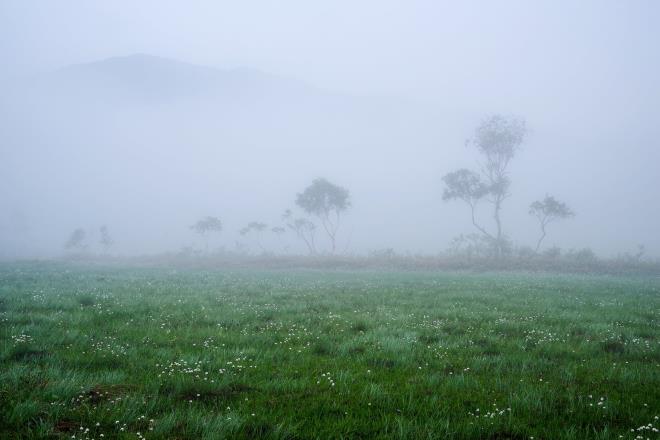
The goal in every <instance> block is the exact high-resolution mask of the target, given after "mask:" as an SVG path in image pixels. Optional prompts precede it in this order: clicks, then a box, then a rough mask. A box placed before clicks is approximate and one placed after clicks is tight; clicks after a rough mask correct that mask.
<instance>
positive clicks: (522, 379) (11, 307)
mask: <svg viewBox="0 0 660 440" xmlns="http://www.w3.org/2000/svg"><path fill="white" fill-rule="evenodd" d="M658 416H660V279H658V278H649V277H646V278H643V277H636V278H633V277H630V278H614V277H607V276H561V275H525V274H458V273H456V274H443V273H413V272H409V273H397V274H393V273H377V272H321V271H270V272H255V271H234V272H223V271H201V270H185V271H175V270H171V269H153V268H142V269H130V268H117V267H114V268H111V267H96V266H89V267H85V266H81V265H77V266H76V265H65V264H59V263H30V264H28V263H23V264H4V265H0V438H3V439H4V438H76V439H84V438H90V439H91V438H94V439H101V438H103V439H111V438H122V439H124V438H125V439H142V438H147V439H156V438H161V439H184V438H186V439H187V438H190V439H216V438H245V439H253V438H274V439H280V438H281V439H284V438H287V439H313V438H319V439H326V438H346V439H349V438H361V439H368V438H410V439H453V438H456V439H532V438H533V439H618V438H625V439H636V438H644V439H646V438H650V439H657V438H660V435H659V434H658V429H660V420H659V419H658Z"/></svg>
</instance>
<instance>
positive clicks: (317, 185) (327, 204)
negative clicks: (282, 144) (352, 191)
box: [296, 179, 351, 254]
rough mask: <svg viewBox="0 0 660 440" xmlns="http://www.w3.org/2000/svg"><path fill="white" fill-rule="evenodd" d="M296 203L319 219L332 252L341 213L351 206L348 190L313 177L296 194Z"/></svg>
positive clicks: (333, 251)
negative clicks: (305, 186) (309, 182)
mask: <svg viewBox="0 0 660 440" xmlns="http://www.w3.org/2000/svg"><path fill="white" fill-rule="evenodd" d="M296 204H297V205H298V206H299V207H300V208H302V209H303V210H304V211H305V212H307V213H308V214H312V215H315V216H316V217H317V218H318V219H319V220H320V221H321V225H322V226H323V229H324V230H325V232H326V234H327V235H328V238H329V239H330V245H331V252H332V253H333V254H334V253H335V250H336V248H337V231H338V230H339V223H340V218H341V213H342V212H344V211H346V210H347V209H348V208H349V207H350V206H351V202H350V200H349V192H348V190H347V189H346V188H342V187H341V186H337V185H335V184H333V183H330V182H328V181H327V180H326V179H315V180H314V181H313V182H312V184H311V185H309V186H308V187H307V188H305V191H303V192H302V193H300V194H298V197H297V198H296Z"/></svg>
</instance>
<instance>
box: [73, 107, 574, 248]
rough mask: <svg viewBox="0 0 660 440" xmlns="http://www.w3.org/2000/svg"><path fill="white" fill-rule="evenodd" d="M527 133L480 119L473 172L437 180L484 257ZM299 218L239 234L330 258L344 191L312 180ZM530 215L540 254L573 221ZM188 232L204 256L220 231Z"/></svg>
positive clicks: (496, 238)
mask: <svg viewBox="0 0 660 440" xmlns="http://www.w3.org/2000/svg"><path fill="white" fill-rule="evenodd" d="M527 134H528V130H527V126H526V123H525V121H524V120H522V119H517V118H508V117H504V116H502V115H493V116H490V117H488V118H486V119H484V120H483V121H482V122H481V123H480V124H479V125H478V126H477V128H476V129H475V132H474V136H473V138H472V139H471V140H469V141H467V144H468V145H473V146H474V147H475V148H476V150H477V152H478V153H479V157H480V161H478V163H477V168H476V170H475V169H468V168H461V169H458V170H455V171H452V172H450V173H447V174H446V175H444V176H443V177H442V181H443V184H444V188H443V194H442V198H443V200H444V201H445V202H450V201H461V202H463V203H464V204H465V205H466V206H467V208H468V213H469V219H470V223H471V225H472V227H473V228H474V229H475V230H476V235H471V236H470V237H471V239H473V240H477V241H479V242H481V243H483V244H484V245H485V247H486V248H487V249H488V250H489V253H490V254H491V255H492V256H495V257H502V256H503V255H505V254H506V253H507V251H508V249H509V248H510V243H511V242H510V240H509V238H508V236H507V235H506V233H505V228H504V225H503V223H502V217H501V213H502V210H503V208H504V205H505V204H504V202H505V201H506V199H508V198H509V197H510V196H511V192H510V188H511V179H510V176H509V166H510V164H511V161H512V160H513V159H514V158H515V156H516V154H517V153H518V151H519V150H520V148H521V147H522V145H523V143H524V141H525V139H526V137H527ZM295 205H296V206H297V208H298V211H299V213H294V211H293V210H292V209H287V210H286V211H285V212H284V214H283V215H282V224H281V225H277V226H273V227H269V226H268V225H267V224H266V223H263V222H259V221H251V222H249V223H248V224H247V225H245V226H244V227H243V228H241V229H240V231H239V232H240V234H241V236H243V237H246V238H250V239H251V240H253V241H254V242H255V243H256V245H257V247H258V248H259V249H260V250H261V251H262V252H266V249H265V248H264V246H263V243H262V238H263V235H264V234H265V233H271V234H274V235H276V236H277V237H282V236H283V235H284V234H285V233H286V231H287V230H288V231H290V232H292V233H293V234H294V236H295V237H296V238H297V239H298V240H300V241H301V242H302V243H304V246H305V247H306V249H307V251H308V253H309V254H310V255H317V254H319V253H320V252H319V248H318V247H317V233H318V232H319V231H320V233H321V234H323V235H325V236H326V238H327V240H328V243H329V250H328V253H330V254H335V253H336V252H337V247H338V238H339V230H340V225H341V220H342V217H343V215H344V214H345V212H346V211H348V210H349V208H350V207H351V199H350V192H349V190H348V189H346V188H344V187H342V186H339V185H336V184H334V183H332V182H330V181H328V180H327V179H325V178H317V179H315V180H314V181H312V183H311V184H310V185H309V186H307V187H306V188H305V189H304V190H303V191H302V192H300V193H298V194H297V196H296V198H295ZM480 205H488V206H489V207H490V213H491V217H492V222H491V225H490V227H489V226H486V224H485V223H483V221H482V219H479V218H477V207H478V206H480ZM528 213H529V215H531V216H532V217H534V218H535V219H536V221H537V222H538V225H539V238H538V240H537V241H536V246H535V248H534V250H535V252H539V250H540V249H541V245H542V242H543V241H544V239H545V237H546V236H547V232H548V231H547V228H548V225H549V224H550V223H553V222H555V221H558V220H562V219H567V218H570V217H573V216H574V215H575V213H574V212H573V210H572V209H571V208H569V207H568V206H567V204H566V203H564V202H562V201H559V200H557V199H556V198H555V197H553V196H551V195H548V194H546V195H545V197H543V198H541V199H539V200H536V201H533V202H532V203H531V204H530V205H529V210H528ZM190 229H191V230H192V231H193V232H195V233H196V234H198V235H199V236H200V237H201V238H202V240H203V241H204V248H205V252H206V253H208V246H209V239H210V237H211V236H212V235H214V234H219V233H220V232H221V231H222V230H223V223H222V221H221V219H220V218H219V217H215V216H206V217H203V218H201V219H199V220H198V221H197V222H195V223H194V224H193V225H191V226H190ZM99 233H100V238H99V244H100V245H101V247H102V249H103V250H104V252H105V253H107V252H108V251H109V249H110V247H111V246H112V245H113V244H114V240H113V239H112V237H111V236H110V232H109V230H108V228H107V227H106V226H102V227H100V228H99ZM65 247H66V248H67V249H70V250H77V251H85V250H86V249H87V237H86V232H85V230H84V229H83V228H77V229H75V230H74V231H73V232H72V233H71V236H70V237H69V239H68V241H67V242H66V244H65Z"/></svg>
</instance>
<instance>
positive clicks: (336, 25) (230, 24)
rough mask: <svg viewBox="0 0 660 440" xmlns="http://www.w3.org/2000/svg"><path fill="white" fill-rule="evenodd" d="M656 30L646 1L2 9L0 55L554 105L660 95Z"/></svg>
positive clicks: (114, 4)
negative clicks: (176, 63) (220, 71)
mask: <svg viewBox="0 0 660 440" xmlns="http://www.w3.org/2000/svg"><path fill="white" fill-rule="evenodd" d="M659 19H660V4H658V2H655V1H650V0H649V1H614V0H613V1H606V0H598V1H595V0H594V1H579V2H576V1H545V2H543V1H498V2H490V1H455V2H441V1H406V2H402V1H387V0H376V1H359V2H356V1H332V2H310V1H305V0H301V1H277V2H268V1H241V2H223V1H189V2H185V3H183V2H178V1H163V0H158V1H149V0H142V1H132V0H128V1H125V0H113V1H93V2H90V1H85V0H80V1H69V0H60V1H56V2H53V1H33V0H16V1H13V0H3V1H2V2H1V3H0V37H1V38H0V56H1V57H2V58H1V59H2V60H3V66H4V68H3V70H4V73H5V74H12V73H26V72H33V71H35V70H42V69H53V68H57V67H60V66H63V65H67V64H72V63H79V62H85V61H93V60H96V59H99V58H105V57H111V56H117V55H126V54H131V53H136V52H144V53H149V54H154V55H161V56H165V57H172V58H177V59H182V60H186V61H189V62H194V63H199V64H208V65H213V66H218V67H233V66H250V67H256V68H260V69H263V70H266V71H269V72H273V73H280V74H284V75H288V76H294V77H297V78H301V79H305V80H308V81H311V82H313V83H315V84H317V85H320V86H323V87H328V88H336V89H341V90H350V91H355V92H359V93H366V92H378V93H387V94H402V95H406V96H409V95H413V96H418V97H423V98H428V97H433V98H437V99H443V98H445V99H446V98H447V97H448V96H449V97H451V98H453V97H456V96H472V97H476V96H478V97H479V99H480V102H484V101H485V102H486V103H488V105H493V106H495V105H497V106H503V105H506V106H514V107H515V106H520V105H521V103H523V102H525V101H526V100H528V99H529V98H530V96H534V97H543V98H547V99H549V100H550V102H549V103H548V104H550V105H553V104H554V105H556V104H557V103H556V100H557V99H558V96H557V95H558V93H557V92H560V91H561V90H562V89H563V88H564V87H569V88H570V89H571V90H573V91H575V90H580V91H581V92H580V93H581V94H580V95H579V96H575V97H574V98H575V99H580V98H583V97H589V98H591V97H605V98H608V97H610V98H611V97H612V93H614V91H612V90H611V89H612V87H613V86H616V87H617V88H623V89H624V90H625V93H621V94H626V95H630V94H633V96H631V98H638V99H641V98H643V97H644V96H646V95H647V93H648V92H649V91H654V92H655V93H657V87H656V86H655V84H654V83H655V80H656V73H657V71H658V63H659V61H660V50H658V41H659V39H660V38H659V36H660V35H659V31H658V27H657V23H658V20H659ZM651 88H653V90H650V89H651ZM656 96H657V95H656ZM616 97H617V98H618V97H619V96H616ZM564 99H566V98H564ZM470 104H471V103H466V105H470Z"/></svg>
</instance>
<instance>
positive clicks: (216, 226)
mask: <svg viewBox="0 0 660 440" xmlns="http://www.w3.org/2000/svg"><path fill="white" fill-rule="evenodd" d="M190 229H192V230H193V231H194V232H195V233H197V234H199V235H200V236H201V237H202V239H203V240H204V250H205V252H206V253H208V251H209V234H211V233H220V232H221V231H222V222H221V221H220V219H219V218H218V217H211V216H207V217H205V218H202V219H200V220H198V221H197V222H196V223H195V224H194V225H192V226H191V227H190Z"/></svg>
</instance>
